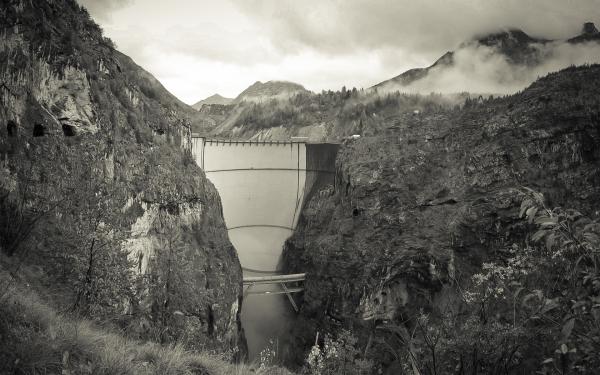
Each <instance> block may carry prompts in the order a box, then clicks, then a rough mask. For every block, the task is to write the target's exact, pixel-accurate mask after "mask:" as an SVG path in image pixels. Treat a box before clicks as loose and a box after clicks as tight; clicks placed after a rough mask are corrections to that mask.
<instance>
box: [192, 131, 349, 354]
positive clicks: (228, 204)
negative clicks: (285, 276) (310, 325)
mask: <svg viewBox="0 0 600 375" xmlns="http://www.w3.org/2000/svg"><path fill="white" fill-rule="evenodd" d="M338 147H339V145H337V144H331V143H319V144H313V143H305V142H246V141H223V140H211V139H206V138H203V137H193V138H192V154H193V156H194V158H195V160H196V163H197V164H198V165H199V166H200V167H201V168H202V169H203V170H204V172H205V174H206V176H207V177H208V179H209V180H210V181H211V182H212V183H213V184H214V185H215V187H216V189H217V191H218V192H219V195H220V196H221V202H222V206H223V216H224V218H225V223H226V225H227V229H228V234H229V239H230V241H231V243H232V244H233V245H234V247H235V248H236V250H237V253H238V257H239V259H240V263H241V264H242V267H243V269H244V277H245V278H246V277H253V276H254V277H256V276H265V275H269V274H270V275H276V274H278V264H279V261H280V257H281V253H282V250H283V245H284V242H285V240H286V239H287V238H289V237H290V236H291V235H292V234H293V232H294V229H295V228H296V225H297V223H298V220H299V217H300V213H301V211H302V207H303V205H304V203H305V202H306V201H308V199H310V197H311V195H312V194H314V192H316V191H318V190H319V188H320V187H322V186H325V185H327V184H334V182H335V158H336V155H337V151H338ZM253 291H254V293H253V294H247V295H246V296H245V298H244V303H243V307H242V325H243V327H244V330H245V332H246V338H247V341H248V348H249V356H250V359H253V358H256V357H257V355H258V354H259V353H260V351H261V350H262V349H263V348H264V347H265V346H266V345H267V343H268V341H269V340H278V338H279V337H280V336H282V335H285V333H286V331H287V329H288V325H289V323H290V322H291V321H292V320H293V316H294V313H293V311H292V309H291V306H290V304H289V303H287V301H286V300H287V298H288V297H286V296H285V295H281V293H280V292H281V289H280V288H279V287H278V286H277V285H259V286H258V287H257V289H256V288H255V289H253ZM257 291H258V292H261V291H262V292H266V293H271V294H261V293H258V294H257V293H256V292H257ZM292 302H293V301H292Z"/></svg>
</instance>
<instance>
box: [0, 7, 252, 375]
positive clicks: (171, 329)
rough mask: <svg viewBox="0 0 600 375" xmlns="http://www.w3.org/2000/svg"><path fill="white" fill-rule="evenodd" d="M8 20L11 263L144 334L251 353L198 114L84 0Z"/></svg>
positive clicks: (5, 125) (3, 46) (72, 305)
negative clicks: (201, 148)
mask: <svg viewBox="0 0 600 375" xmlns="http://www.w3.org/2000/svg"><path fill="white" fill-rule="evenodd" d="M0 25H1V27H2V30H1V33H0V82H1V85H0V98H1V99H0V100H1V101H2V106H0V123H1V124H2V126H1V128H0V154H1V155H2V163H1V165H0V177H1V178H0V212H1V215H0V252H1V259H0V260H1V262H0V263H1V266H2V267H1V268H2V269H6V270H8V271H10V272H12V273H14V274H18V273H19V270H22V269H31V270H35V272H34V273H33V274H34V276H33V277H32V278H31V279H28V278H25V279H24V281H23V282H28V283H35V284H36V285H37V286H38V287H39V288H38V291H39V294H40V298H41V299H42V300H43V303H47V304H49V305H50V307H51V308H52V309H56V310H59V311H69V312H72V313H73V314H75V316H76V317H81V318H82V319H91V320H93V321H95V322H102V323H106V324H108V325H110V326H116V327H118V328H119V330H120V331H122V332H124V333H125V334H126V335H127V336H129V337H131V338H133V339H140V340H154V341H158V342H159V343H162V344H169V343H175V342H177V343H179V344H180V345H183V346H184V347H185V348H186V349H203V350H208V349H211V350H215V351H219V352H225V351H230V352H232V353H235V355H236V356H238V357H243V356H244V353H245V340H244V337H243V332H242V330H241V327H240V322H239V311H240V307H241V306H240V304H241V288H242V285H241V283H242V281H241V280H242V275H241V267H240V264H239V261H238V259H237V255H236V253H235V249H234V248H233V246H232V245H231V243H230V242H229V239H228V236H227V231H226V228H225V223H224V222H223V217H222V209H221V203H220V199H219V196H218V194H217V192H216V190H215V188H214V187H213V185H212V184H211V183H210V182H209V181H208V180H207V179H206V177H205V175H204V173H203V172H202V171H201V170H200V169H199V168H198V167H197V166H196V164H195V163H194V161H193V159H192V158H191V155H190V151H189V147H190V144H189V142H190V133H191V127H192V126H195V125H194V121H196V118H195V117H194V116H197V112H196V111H195V110H193V109H192V108H191V107H189V106H187V105H185V104H183V103H181V102H180V101H179V100H178V99H176V98H175V97H174V96H173V95H171V94H170V93H169V92H168V91H166V90H165V89H164V87H163V86H162V85H161V84H160V83H159V82H158V81H157V80H156V79H155V78H154V77H152V76H151V75H150V74H149V73H148V72H146V71H144V70H143V69H141V68H140V67H139V66H137V65H136V64H135V63H134V62H133V61H132V60H131V59H130V58H129V57H127V56H125V55H123V54H122V53H120V52H118V51H116V50H115V49H114V47H113V44H112V42H111V41H110V40H108V39H106V38H104V37H103V36H102V31H101V29H100V28H99V27H98V26H97V25H96V24H95V23H94V21H93V20H91V18H90V16H89V14H88V13H87V11H86V10H85V9H83V8H81V7H80V6H79V5H77V3H76V2H75V1H74V0H52V1H50V0H44V1H36V2H35V3H34V2H31V1H27V0H8V1H7V2H5V3H4V5H3V6H2V8H0ZM19 282H20V281H19ZM1 287H2V290H0V293H2V294H4V293H5V292H6V291H7V290H10V289H11V288H12V287H11V285H10V283H9V285H6V284H3V285H2V286H1ZM3 316H4V315H3ZM3 324H4V323H3ZM12 328H15V327H8V329H9V330H10V329H12ZM17 328H18V327H17ZM3 329H4V331H3V332H2V333H1V334H2V337H3V338H4V337H6V336H5V335H6V334H7V333H6V329H7V327H6V326H5V325H4V326H3ZM13 334H14V332H13ZM0 341H1V342H2V348H1V350H2V352H3V353H11V352H12V349H11V345H14V344H15V342H13V341H8V340H4V339H2V340H0ZM54 354H56V355H57V356H59V357H56V358H53V359H52V360H53V361H55V362H56V361H59V362H60V355H62V353H54ZM16 359H18V358H11V362H6V363H10V364H11V366H12V364H14V363H19V362H18V361H17V362H14V360H16ZM21 360H22V359H21ZM29 365H31V364H28V363H24V362H20V366H23V368H25V367H27V366H29ZM16 370H18V366H17V369H16ZM16 370H15V371H16ZM40 371H42V372H43V369H42V370H40Z"/></svg>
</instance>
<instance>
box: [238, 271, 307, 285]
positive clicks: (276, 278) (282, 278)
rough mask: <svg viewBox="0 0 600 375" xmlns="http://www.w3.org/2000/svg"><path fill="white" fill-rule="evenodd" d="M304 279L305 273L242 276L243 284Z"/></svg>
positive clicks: (289, 281)
mask: <svg viewBox="0 0 600 375" xmlns="http://www.w3.org/2000/svg"><path fill="white" fill-rule="evenodd" d="M305 279H306V274H305V273H294V274H290V275H270V276H246V277H244V285H251V284H281V283H293V282H298V281H304V280H305Z"/></svg>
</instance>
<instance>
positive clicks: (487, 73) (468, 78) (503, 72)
mask: <svg viewBox="0 0 600 375" xmlns="http://www.w3.org/2000/svg"><path fill="white" fill-rule="evenodd" d="M535 47H536V48H537V49H538V51H539V54H540V56H541V57H542V63H541V64H539V65H535V66H523V65H515V64H511V63H510V62H509V61H508V60H507V59H506V58H505V57H504V56H503V55H501V54H499V53H497V52H495V51H494V49H493V48H490V47H485V46H474V45H471V46H468V47H465V48H461V49H459V50H458V51H457V52H456V53H455V54H454V64H453V65H452V66H441V67H434V68H432V69H431V70H430V71H429V74H428V75H427V76H426V77H425V78H423V79H421V80H418V81H415V82H414V83H412V84H410V85H408V86H405V87H403V86H395V85H387V86H386V87H384V90H385V91H389V90H392V91H395V90H400V91H405V92H417V93H422V94H423V93H430V92H439V93H445V94H448V93H458V92H465V91H467V92H472V93H482V94H511V93H515V92H517V91H519V90H522V89H524V88H525V87H527V86H529V85H530V84H531V83H533V82H534V81H535V80H536V79H538V78H539V77H543V76H545V75H546V74H548V73H550V72H554V71H558V70H560V69H563V68H566V67H569V66H571V65H583V64H592V63H600V44H598V43H596V42H590V43H582V44H575V45H573V44H570V43H566V42H554V43H548V44H539V45H536V46H535Z"/></svg>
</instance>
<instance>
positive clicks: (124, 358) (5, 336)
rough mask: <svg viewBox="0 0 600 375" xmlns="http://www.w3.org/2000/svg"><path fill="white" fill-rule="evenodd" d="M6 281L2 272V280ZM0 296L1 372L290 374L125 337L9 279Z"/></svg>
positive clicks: (281, 370) (280, 370) (177, 346)
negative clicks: (8, 290)
mask: <svg viewBox="0 0 600 375" xmlns="http://www.w3.org/2000/svg"><path fill="white" fill-rule="evenodd" d="M6 277H7V274H6V272H5V271H4V270H2V269H1V268H0V280H3V279H5V278H6ZM12 284H13V285H14V286H15V288H14V290H13V291H11V293H9V294H7V295H5V296H4V298H0V373H2V374H60V373H62V374H82V375H86V374H90V375H91V374H94V375H103V374H106V375H112V374H136V375H140V374H141V375H153V374H156V375H164V374H169V375H180V374H183V375H188V374H189V375H192V374H205V375H249V374H258V375H267V374H269V375H290V373H289V372H287V371H285V370H283V369H280V368H272V367H269V368H266V369H264V370H261V371H255V370H254V369H251V368H249V367H248V366H246V365H244V364H239V365H236V364H231V363H230V362H228V361H224V360H223V359H221V358H218V357H217V356H215V355H213V354H210V353H207V352H203V351H202V352H189V351H186V350H185V349H184V348H183V347H182V346H181V345H165V346H162V345H158V344H156V343H151V342H140V341H137V340H133V339H130V338H126V337H123V336H121V335H119V334H117V333H115V332H112V331H109V330H107V329H103V328H102V327H100V326H98V325H96V324H94V323H92V322H90V321H87V320H85V319H81V318H80V317H77V316H73V315H72V314H69V313H58V312H57V311H55V310H54V309H53V308H52V307H50V306H48V305H47V304H45V303H43V302H42V301H41V298H40V297H39V296H38V294H37V293H36V292H34V291H33V290H32V288H30V287H26V285H25V284H24V283H22V282H18V281H15V280H13V283H12Z"/></svg>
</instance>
